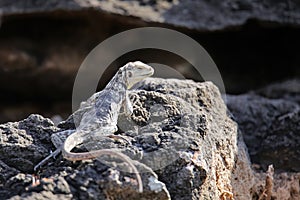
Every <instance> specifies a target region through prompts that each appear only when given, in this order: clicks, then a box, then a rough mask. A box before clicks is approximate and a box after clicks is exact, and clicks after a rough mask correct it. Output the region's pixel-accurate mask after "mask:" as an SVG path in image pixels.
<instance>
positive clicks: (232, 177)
mask: <svg viewBox="0 0 300 200" xmlns="http://www.w3.org/2000/svg"><path fill="white" fill-rule="evenodd" d="M130 97H131V100H132V101H133V104H134V114H133V115H132V117H131V118H127V117H126V116H124V115H123V114H121V115H120V116H119V123H118V126H119V130H120V131H118V132H117V133H119V134H122V135H123V137H126V138H127V139H128V140H129V141H131V144H126V145H124V143H123V142H121V141H120V142H118V141H114V142H112V141H111V140H104V141H102V143H101V145H100V146H104V148H106V147H115V148H121V149H122V152H123V153H126V154H127V155H128V156H130V157H132V158H134V160H135V164H136V166H137V168H138V170H139V171H140V172H141V173H142V174H141V175H142V179H143V183H144V192H143V193H142V194H139V193H138V192H137V191H136V188H135V184H134V182H135V176H134V175H133V174H130V173H126V172H124V171H122V170H120V169H123V168H120V169H119V167H121V166H122V165H119V167H116V165H111V164H110V165H109V166H105V165H103V164H102V163H101V161H102V162H104V160H103V159H99V160H98V159H97V160H94V161H84V162H76V163H71V162H69V161H66V160H65V159H63V158H62V157H61V156H59V158H57V159H56V160H55V161H50V162H49V163H48V164H47V165H46V166H44V167H43V168H42V171H41V172H40V174H39V176H40V178H39V180H40V184H37V186H32V185H31V184H30V182H29V181H25V180H27V179H26V178H27V177H28V176H25V175H24V174H23V175H22V174H21V175H20V173H24V171H25V170H24V169H23V168H21V167H18V170H19V171H20V172H19V171H14V172H13V174H14V175H13V176H10V179H12V180H14V182H16V183H17V184H19V185H20V186H23V187H20V188H22V189H21V190H18V192H15V193H12V191H10V187H9V185H11V184H8V182H11V181H9V180H10V179H9V178H8V180H6V179H7V178H5V176H4V178H5V181H4V185H3V186H1V187H0V191H1V192H0V194H5V195H6V196H4V197H5V198H11V199H21V198H22V199H23V198H28V199H39V198H42V199H43V198H44V199H46V198H60V199H71V198H72V199H73V198H75V199H84V198H88V199H105V198H114V199H125V198H126V199H127V198H130V199H170V198H172V199H219V198H226V197H227V198H232V197H233V196H234V197H236V198H237V197H239V198H238V199H249V198H250V189H251V187H253V185H254V178H253V174H252V171H251V169H250V163H249V159H248V156H247V150H246V147H245V145H244V143H243V140H242V138H241V136H240V135H239V134H238V131H237V125H236V123H235V122H234V121H233V120H232V119H231V118H230V116H229V115H228V113H227V109H226V106H225V104H224V103H223V100H222V98H221V96H220V93H219V91H218V89H217V88H216V86H214V85H213V84H212V83H210V82H204V83H196V82H193V81H189V80H175V79H157V78H156V79H154V78H153V79H146V80H145V81H143V82H142V83H141V84H140V85H138V86H137V88H136V90H133V91H132V92H131V93H130ZM80 115H81V113H77V114H76V112H75V114H74V115H72V116H71V117H70V118H69V120H67V121H66V122H65V123H61V124H60V128H61V130H63V129H65V128H66V127H68V126H70V125H71V124H72V119H80ZM1 126H2V132H1V134H2V135H4V136H5V137H10V133H11V132H13V136H14V135H15V136H14V137H15V138H16V139H15V140H12V141H10V140H7V141H10V143H9V144H10V146H12V147H15V146H18V145H20V144H19V142H20V141H21V140H20V139H18V138H20V137H21V136H23V135H26V134H25V133H28V134H29V133H31V135H30V136H31V137H33V136H34V137H33V138H36V139H37V140H36V141H35V140H34V139H31V138H30V137H29V136H27V135H26V136H27V137H28V139H27V140H26V142H23V143H25V144H27V145H24V150H23V152H24V153H23V154H22V155H19V157H23V158H26V157H29V154H30V155H31V156H32V154H34V152H35V151H34V152H28V149H30V148H32V149H38V148H42V149H44V148H47V147H49V149H50V144H49V143H50V141H49V134H51V133H53V132H54V131H56V130H59V129H58V128H57V127H55V126H53V123H51V121H50V120H48V119H44V118H42V117H41V116H37V115H32V116H30V117H29V118H27V119H25V120H23V121H20V122H15V123H12V124H11V123H8V124H4V125H1ZM73 126H74V125H73ZM8 127H14V129H13V131H11V129H12V128H8ZM19 128H20V129H21V128H22V129H23V130H24V129H25V130H24V131H21V130H19ZM123 131H124V132H125V133H122V132H123ZM45 132H46V134H45ZM33 133H34V134H33ZM46 135H47V138H44V140H42V139H41V140H40V141H39V140H38V138H39V137H41V138H43V137H42V136H46ZM23 137H25V136H23ZM93 142H94V143H95V142H96V141H91V143H93ZM29 143H30V144H31V147H30V145H28V144H29ZM81 146H85V147H86V148H89V147H90V146H89V145H88V144H86V145H81ZM0 147H1V151H0V152H3V150H2V149H4V148H3V147H2V146H0ZM4 147H5V146H4ZM10 157H12V158H14V157H13V155H9V157H7V158H6V160H5V162H4V161H3V162H4V163H9V160H10ZM2 159H3V155H2V157H1V160H2ZM28 160H29V161H30V162H31V163H36V162H38V160H40V158H38V159H37V158H35V159H33V158H31V157H30V159H28ZM106 161H107V160H106ZM105 163H108V162H105ZM7 165H8V166H11V163H9V164H7ZM12 166H13V165H12ZM30 166H31V167H32V165H30ZM15 167H17V166H15ZM25 169H26V170H28V169H29V167H27V168H25ZM152 170H154V171H155V172H153V171H152ZM6 171H7V170H6ZM242 175H243V176H242ZM15 177H19V178H18V179H16V178H15ZM15 179H16V180H15ZM233 187H236V188H233ZM25 188H27V190H25ZM9 192H10V193H9ZM232 193H233V194H232ZM232 195H233V196H232ZM240 197H241V198H240Z"/></svg>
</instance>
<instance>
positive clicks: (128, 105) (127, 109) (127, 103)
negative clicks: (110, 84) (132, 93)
mask: <svg viewBox="0 0 300 200" xmlns="http://www.w3.org/2000/svg"><path fill="white" fill-rule="evenodd" d="M123 107H124V113H125V115H126V116H128V117H129V116H130V115H131V114H132V113H133V106H132V103H131V101H130V98H129V96H128V91H126V93H125V100H124V102H123Z"/></svg>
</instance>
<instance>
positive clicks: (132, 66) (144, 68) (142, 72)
mask: <svg viewBox="0 0 300 200" xmlns="http://www.w3.org/2000/svg"><path fill="white" fill-rule="evenodd" d="M121 71H122V74H123V75H124V76H125V79H126V80H127V81H126V82H127V87H128V88H131V87H132V86H133V85H134V84H135V83H137V82H139V81H141V80H143V79H144V78H146V77H149V76H152V75H153V73H154V69H153V68H152V67H151V66H149V65H147V64H145V63H142V62H140V61H135V62H129V63H127V64H126V65H125V66H123V67H122V68H121Z"/></svg>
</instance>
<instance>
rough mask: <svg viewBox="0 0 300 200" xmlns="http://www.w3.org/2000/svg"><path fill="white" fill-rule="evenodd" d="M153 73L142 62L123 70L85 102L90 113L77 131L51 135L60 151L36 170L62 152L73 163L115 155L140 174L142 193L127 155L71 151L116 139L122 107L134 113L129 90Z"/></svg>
mask: <svg viewBox="0 0 300 200" xmlns="http://www.w3.org/2000/svg"><path fill="white" fill-rule="evenodd" d="M153 73H154V70H153V68H152V67H151V66H149V65H147V64H144V63H142V62H140V61H136V62H129V63H127V64H126V65H124V66H123V67H121V68H120V69H119V70H118V72H117V73H116V74H115V75H114V77H113V78H112V79H111V80H110V82H109V83H108V84H107V86H106V87H105V88H104V89H103V90H102V91H100V92H98V93H95V94H94V95H92V96H91V97H90V98H89V99H88V100H87V101H86V102H85V103H81V106H80V109H79V110H86V112H85V113H84V114H83V116H82V118H81V120H80V123H79V126H78V127H77V128H76V129H75V130H66V131H62V132H58V133H54V134H52V135H51V141H52V142H53V144H54V145H55V147H56V148H57V149H56V150H55V151H54V152H53V153H51V154H50V155H49V156H47V157H46V158H45V159H44V160H42V161H41V162H40V163H38V164H37V165H36V166H35V167H34V170H35V171H36V170H37V168H39V167H40V166H41V165H43V164H44V163H46V162H47V160H48V159H49V158H51V157H55V156H56V155H58V154H59V153H60V152H62V155H63V157H64V158H65V159H67V160H71V161H76V160H88V159H92V158H97V157H99V156H102V155H113V156H116V157H118V158H120V159H122V160H123V161H125V162H126V163H127V164H128V165H129V166H130V167H131V168H132V169H133V171H134V173H136V174H137V175H136V176H137V181H138V185H139V191H140V192H142V191H143V186H142V181H141V177H140V176H139V173H138V170H137V169H136V167H135V166H134V165H133V163H132V160H131V159H130V158H129V157H128V156H126V155H125V154H123V153H120V152H117V151H114V150H111V149H100V150H95V151H90V152H83V153H73V152H71V150H72V149H73V148H74V147H76V146H77V145H79V144H82V143H85V142H87V141H91V140H94V139H95V138H97V137H105V136H107V137H111V136H115V135H112V134H113V133H114V132H116V131H117V130H118V128H117V120H118V115H119V112H120V109H121V107H122V106H124V112H125V114H127V115H130V114H131V113H132V112H133V108H132V104H131V102H130V100H129V97H128V89H130V88H131V87H132V86H133V85H134V84H135V83H137V82H139V81H141V80H143V79H144V78H146V77H149V76H151V75H153ZM91 102H92V103H91ZM91 105H92V106H91Z"/></svg>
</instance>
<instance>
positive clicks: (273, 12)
mask: <svg viewBox="0 0 300 200" xmlns="http://www.w3.org/2000/svg"><path fill="white" fill-rule="evenodd" d="M0 7H1V11H2V13H3V14H4V15H9V14H17V13H34V12H45V11H48V12H50V11H56V10H64V9H66V10H84V9H95V10H99V11H102V12H107V13H112V14H118V15H123V16H131V17H136V18H139V19H141V20H142V21H146V22H156V23H166V24H171V25H175V26H181V27H185V28H189V29H198V30H202V31H208V30H209V31H212V30H223V29H226V28H230V27H234V26H240V25H243V24H245V23H246V22H247V21H248V20H250V19H251V20H253V19H254V20H258V21H261V22H268V23H276V24H282V25H285V24H293V25H298V26H299V25H300V16H299V15H300V14H299V13H300V12H299V11H300V4H299V1H296V0H288V1H281V2H274V1H271V0H267V1H263V2H260V1H253V0H238V1H231V0H224V1H216V0H215V1H207V0H206V1H194V0H126V1H124V0H101V1H97V0H93V1H91V0H81V1H77V0H64V1H38V0H31V1H26V2H24V1H22V0H18V1H14V2H12V1H9V0H5V1H1V4H0Z"/></svg>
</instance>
